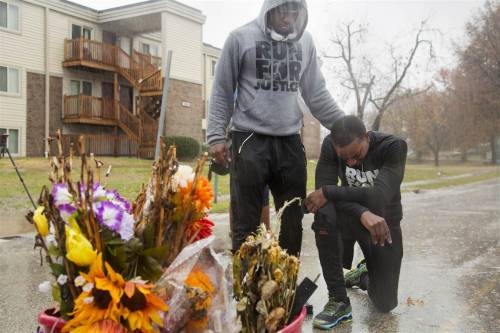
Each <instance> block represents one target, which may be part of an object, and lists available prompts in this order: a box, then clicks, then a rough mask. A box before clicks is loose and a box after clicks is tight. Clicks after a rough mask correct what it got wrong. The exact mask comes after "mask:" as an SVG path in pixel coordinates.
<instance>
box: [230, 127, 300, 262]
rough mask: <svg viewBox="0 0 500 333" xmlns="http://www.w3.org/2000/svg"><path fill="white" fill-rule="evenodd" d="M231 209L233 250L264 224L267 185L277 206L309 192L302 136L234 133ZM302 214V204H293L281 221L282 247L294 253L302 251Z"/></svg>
mask: <svg viewBox="0 0 500 333" xmlns="http://www.w3.org/2000/svg"><path fill="white" fill-rule="evenodd" d="M231 149H232V152H231V153H232V163H231V209H232V212H233V239H232V242H233V251H237V250H238V249H239V247H240V245H241V244H242V243H243V242H244V241H245V239H246V237H247V236H249V235H250V234H252V233H254V232H255V231H256V230H257V227H258V226H259V223H260V217H261V213H262V206H263V204H264V202H263V196H262V193H263V190H264V189H265V187H266V185H269V189H270V190H271V193H272V195H273V198H274V204H275V206H276V209H277V210H278V209H280V208H281V207H282V206H283V204H284V203H285V201H287V200H291V199H293V198H295V197H300V198H304V197H305V195H306V180H307V172H306V157H305V152H304V146H303V145H302V141H301V139H300V135H298V134H297V135H289V136H269V135H261V134H256V133H247V132H236V131H233V132H232V146H231ZM302 217H303V213H302V210H301V209H300V205H299V204H294V205H292V206H289V207H288V208H287V209H286V210H285V212H284V214H283V219H282V222H281V229H280V235H279V243H280V246H281V247H282V248H284V249H286V250H287V251H288V253H290V254H294V255H297V254H299V253H300V248H301V244H302Z"/></svg>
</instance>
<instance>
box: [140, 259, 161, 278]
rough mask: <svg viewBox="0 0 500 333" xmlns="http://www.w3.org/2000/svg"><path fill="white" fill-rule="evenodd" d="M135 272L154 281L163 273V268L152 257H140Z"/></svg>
mask: <svg viewBox="0 0 500 333" xmlns="http://www.w3.org/2000/svg"><path fill="white" fill-rule="evenodd" d="M137 273H138V274H139V275H140V276H141V277H142V278H143V279H145V280H148V281H151V282H155V281H156V280H158V279H159V278H160V276H161V274H162V273H163V269H162V267H161V265H160V263H158V261H156V260H155V259H154V258H152V257H141V259H140V261H139V265H138V269H137Z"/></svg>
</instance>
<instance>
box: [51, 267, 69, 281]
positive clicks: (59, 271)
mask: <svg viewBox="0 0 500 333" xmlns="http://www.w3.org/2000/svg"><path fill="white" fill-rule="evenodd" d="M50 269H51V270H52V274H54V276H55V277H56V278H57V277H58V276H59V275H61V274H66V270H65V269H64V266H63V265H61V264H56V263H52V264H50Z"/></svg>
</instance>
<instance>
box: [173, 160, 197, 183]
mask: <svg viewBox="0 0 500 333" xmlns="http://www.w3.org/2000/svg"><path fill="white" fill-rule="evenodd" d="M193 180H194V172H193V168H191V167H190V166H189V165H179V168H178V169H177V172H176V173H175V175H174V183H175V185H177V186H176V187H187V185H188V182H190V181H193Z"/></svg>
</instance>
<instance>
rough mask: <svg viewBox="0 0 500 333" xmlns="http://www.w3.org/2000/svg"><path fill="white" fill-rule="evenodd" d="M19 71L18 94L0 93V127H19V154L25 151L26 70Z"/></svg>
mask: <svg viewBox="0 0 500 333" xmlns="http://www.w3.org/2000/svg"><path fill="white" fill-rule="evenodd" d="M19 70H20V71H21V75H20V77H21V85H20V86H21V90H20V96H8V95H6V94H4V93H0V127H1V128H12V129H19V138H20V144H19V155H22V156H24V155H25V152H26V71H25V70H23V69H21V68H19Z"/></svg>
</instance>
